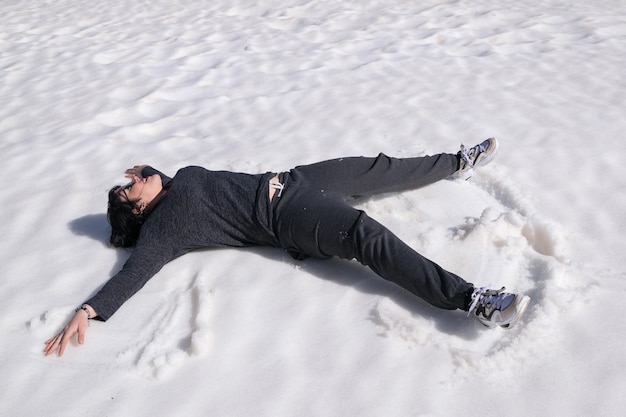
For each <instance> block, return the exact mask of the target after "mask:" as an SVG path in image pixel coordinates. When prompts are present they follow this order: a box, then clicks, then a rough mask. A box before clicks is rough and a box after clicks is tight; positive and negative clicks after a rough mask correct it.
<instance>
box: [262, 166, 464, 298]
mask: <svg viewBox="0 0 626 417" xmlns="http://www.w3.org/2000/svg"><path fill="white" fill-rule="evenodd" d="M458 164H459V160H458V157H457V156H456V155H452V154H441V155H435V156H425V157H417V158H390V157H388V156H386V155H384V154H380V155H379V156H378V157H376V158H365V157H356V158H341V159H335V160H330V161H325V162H319V163H316V164H312V165H304V166H299V167H296V168H294V169H292V170H291V171H289V172H287V173H283V174H280V180H281V182H282V183H283V184H284V186H285V188H284V190H283V192H282V193H281V196H280V197H278V195H276V196H275V197H274V201H273V202H272V203H273V206H274V231H275V233H276V235H277V237H278V240H279V241H280V244H281V246H282V247H283V248H285V249H286V250H287V251H288V252H289V253H290V254H291V255H292V256H294V257H295V258H296V259H303V258H305V257H314V258H330V257H333V256H337V257H340V258H344V259H356V260H357V261H359V262H360V263H362V264H363V265H366V266H368V267H370V268H371V269H372V270H373V271H374V272H376V273H377V274H378V275H380V276H381V277H383V278H385V279H386V280H389V281H391V282H394V283H395V284H397V285H399V286H400V287H402V288H404V289H406V290H408V291H409V292H411V293H413V294H414V295H416V296H418V297H420V298H422V299H424V300H425V301H427V302H428V303H430V304H432V305H434V306H436V307H440V308H444V309H450V310H454V309H457V308H458V309H463V310H467V302H468V299H469V294H470V293H471V291H472V290H473V285H472V284H470V283H468V282H466V281H464V280H463V279H462V278H460V277H459V276H457V275H455V274H453V273H451V272H448V271H446V270H444V269H443V268H441V267H440V266H439V265H437V264H435V263H434V262H432V261H430V260H428V259H426V258H425V257H423V256H422V255H420V254H419V253H417V252H416V251H414V250H413V249H411V248H410V247H409V246H408V245H406V244H405V243H404V242H402V241H401V240H400V239H399V238H398V237H397V236H395V235H394V234H393V233H391V232H390V231H389V230H388V229H387V228H386V227H384V226H383V225H381V224H380V223H378V222H377V221H375V220H374V219H372V218H370V217H368V216H367V214H366V213H365V212H363V211H361V210H357V209H355V208H354V207H352V206H350V205H349V204H348V203H347V202H346V200H347V199H348V198H350V197H367V196H372V195H375V194H380V193H386V192H396V191H404V190H412V189H416V188H419V187H423V186H425V185H428V184H431V183H433V182H436V181H439V180H442V179H444V178H447V177H448V176H450V174H452V173H453V172H455V171H456V170H457V168H458Z"/></svg>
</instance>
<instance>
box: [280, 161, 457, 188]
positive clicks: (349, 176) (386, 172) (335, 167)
mask: <svg viewBox="0 0 626 417" xmlns="http://www.w3.org/2000/svg"><path fill="white" fill-rule="evenodd" d="M458 167H459V157H458V156H457V155H452V154H439V155H434V156H424V157H416V158H391V157H388V156H386V155H384V154H382V153H381V154H380V155H378V157H376V158H366V157H352V158H340V159H333V160H329V161H324V162H319V163H316V164H312V165H303V166H298V167H296V168H294V169H293V170H292V171H291V173H290V174H291V177H292V178H293V179H294V180H296V181H298V182H299V183H300V184H301V185H302V186H306V187H308V188H310V189H311V190H312V191H316V192H319V191H322V192H328V193H336V194H339V195H341V196H343V197H367V196H370V195H374V194H379V193H386V192H396V191H404V190H411V189H416V188H419V187H423V186H425V185H428V184H432V183H434V182H437V181H439V180H442V179H445V178H447V177H449V176H450V175H451V174H453V173H454V172H455V171H456V170H457V169H458Z"/></svg>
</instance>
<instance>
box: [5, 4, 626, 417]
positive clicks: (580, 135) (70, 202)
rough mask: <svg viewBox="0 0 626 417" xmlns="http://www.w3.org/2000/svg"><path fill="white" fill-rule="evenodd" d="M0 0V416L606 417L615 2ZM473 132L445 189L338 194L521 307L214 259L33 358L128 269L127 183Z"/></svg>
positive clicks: (336, 263)
mask: <svg viewBox="0 0 626 417" xmlns="http://www.w3.org/2000/svg"><path fill="white" fill-rule="evenodd" d="M1 4H2V8H1V10H0V157H1V158H2V164H0V173H1V175H2V177H3V178H4V181H3V182H2V185H0V199H1V206H2V219H3V221H2V227H1V229H0V235H1V239H0V248H1V250H0V264H1V265H2V280H1V281H0V331H1V333H2V337H1V341H0V358H1V359H0V374H1V375H2V382H1V383H0V388H1V389H0V415H2V416H28V417H30V416H53V417H54V416H81V417H83V416H183V415H185V416H226V417H238V416H242V417H243V416H245V417H249V416H272V417H282V416H285V417H287V416H289V417H291V416H298V417H306V416H311V417H323V416H328V417H330V416H333V417H334V416H342V417H345V416H355V417H356V416H359V417H369V416H372V417H373V416H386V417H396V416H397V417H407V416H415V417H417V416H421V417H425V416H431V417H432V416H462V415H476V414H480V415H485V416H495V415H503V416H509V417H513V416H537V415H544V416H568V417H569V416H621V415H623V413H624V409H626V399H625V397H624V391H625V390H626V378H625V376H624V369H626V353H624V343H625V342H626V325H624V316H625V313H626V303H625V302H624V297H625V296H626V282H625V279H626V268H625V267H624V265H623V263H622V262H623V256H624V254H625V253H626V241H625V239H624V233H625V231H626V215H625V214H624V213H626V192H625V191H626V176H625V175H624V168H623V166H624V153H625V152H626V136H625V133H624V132H626V113H625V109H626V78H625V74H626V72H625V68H626V2H624V1H621V0H594V1H591V0H583V1H577V0H571V1H561V0H541V1H540V0H516V1H512V0H476V1H467V0H440V1H436V0H424V1H408V0H395V1H389V0H346V1H324V0H282V1H278V0H257V1H252V0H212V1H202V0H193V1H192V0H168V1H164V0H151V1H145V0H144V1H140V0H137V1H133V0H127V1H123V0H108V1H95V0H80V1H79V0H55V1H45V0H4V1H2V2H1ZM490 136H495V137H497V138H499V140H500V145H501V147H500V152H499V154H498V157H497V158H496V160H495V161H494V162H493V163H492V164H491V165H489V166H487V167H485V168H484V169H482V170H480V171H479V172H477V173H476V175H475V176H474V177H473V178H472V179H471V180H469V181H468V182H452V181H443V182H440V183H437V184H434V185H431V186H428V187H426V188H423V189H420V190H416V191H411V192H406V193H403V194H389V195H384V196H381V197H379V198H374V199H370V200H365V201H359V202H358V205H359V206H360V207H362V208H364V209H365V210H367V211H368V213H369V214H370V215H371V216H372V217H374V218H376V219H377V220H379V221H381V222H382V223H384V224H385V225H387V226H388V227H389V228H390V229H391V230H393V231H394V232H395V233H397V234H398V235H399V236H400V237H402V238H403V239H404V240H405V241H407V242H408V243H409V244H410V245H411V246H413V247H414V248H415V249H416V250H418V251H419V252H421V253H422V254H424V255H426V256H428V257H430V258H431V259H433V260H434V261H436V262H438V263H440V264H441V265H442V266H444V267H445V268H446V269H449V270H451V271H454V272H456V273H458V274H460V275H461V276H463V277H465V278H466V279H467V280H468V281H471V282H473V283H475V284H477V285H486V284H492V285H494V286H500V285H504V286H506V287H507V289H509V290H512V291H519V292H523V293H525V294H528V295H529V296H531V297H532V303H531V306H530V307H529V310H528V312H527V314H526V316H525V317H524V320H523V321H522V323H520V325H519V326H517V327H516V328H515V329H513V330H510V331H506V330H503V329H495V330H488V329H485V328H483V327H482V326H481V325H480V324H478V323H477V322H476V321H475V320H473V319H471V318H467V317H466V314H465V313H463V312H461V311H456V312H450V311H443V310H438V309H435V308H433V307H430V306H429V305H427V304H425V303H424V302H422V301H420V300H418V299H416V298H414V297H413V296H411V295H409V294H408V293H406V292H404V291H403V290H400V289H398V288H397V287H394V286H393V285H391V284H389V283H387V282H385V281H383V280H381V279H379V278H378V277H377V276H376V275H375V274H373V273H372V272H371V271H369V270H368V269H366V268H364V267H362V266H361V265H359V264H357V263H356V262H347V261H340V260H329V261H316V260H306V261H303V262H297V261H294V260H292V259H291V258H290V257H289V256H288V255H286V254H285V253H283V252H282V251H280V250H278V249H271V248H257V249H245V250H235V249H232V250H231V249H224V250H212V251H200V252H194V253H191V254H189V255H185V256H184V257H181V258H179V259H177V260H176V261H174V262H172V263H170V264H168V265H167V266H166V267H165V268H164V269H163V270H162V271H161V272H159V273H158V274H157V275H156V276H155V277H154V278H153V279H152V280H151V281H150V282H149V283H148V284H147V285H146V286H145V287H144V288H143V289H142V290H141V291H140V292H139V293H137V294H136V295H135V296H134V297H133V298H131V300H129V301H128V302H127V303H126V304H125V305H124V306H123V307H122V308H121V309H120V310H119V311H118V312H117V313H116V314H115V315H114V316H113V317H112V318H111V319H110V320H109V321H108V322H106V323H102V322H93V323H92V324H91V326H90V328H89V330H88V332H87V337H86V343H85V344H84V345H82V346H79V345H78V344H77V343H76V342H75V341H74V342H73V343H71V345H70V346H68V349H67V350H66V353H65V355H64V356H63V357H61V358H59V357H57V356H51V357H44V355H43V354H42V349H43V347H44V343H43V342H44V341H45V340H46V339H48V338H49V337H51V336H52V335H54V334H56V333H57V332H58V331H59V330H60V329H61V328H62V327H63V326H64V324H65V323H66V322H67V320H68V319H69V318H70V317H71V316H72V314H73V311H74V308H75V307H76V306H77V305H80V303H81V302H83V301H84V300H85V299H87V298H88V297H90V296H91V295H92V294H94V292H95V291H97V290H98V289H99V288H100V287H101V286H102V285H103V284H104V283H105V282H106V281H107V280H108V279H109V278H110V276H112V275H113V274H114V273H115V272H116V271H117V270H118V269H119V268H120V267H121V265H122V264H123V262H124V261H125V259H126V258H127V257H128V255H129V252H127V251H124V250H115V249H112V248H109V247H108V245H107V239H108V233H109V227H108V224H107V222H106V214H105V213H106V198H107V192H108V190H109V189H110V187H111V186H113V185H115V184H121V183H123V182H124V178H123V172H124V170H125V169H126V168H128V167H131V166H133V165H135V164H143V163H146V164H151V165H153V166H155V167H156V168H158V169H160V170H162V171H164V172H166V173H169V174H171V175H172V174H174V173H175V172H176V171H177V170H178V169H179V168H181V167H184V166H187V165H201V166H205V167H207V168H209V169H228V170H235V171H245V172H250V173H259V172H265V171H281V170H286V169H289V168H291V167H293V166H295V165H299V164H305V163H311V162H315V161H318V160H324V159H329V158H335V157H341V156H353V155H371V156H373V155H376V154H378V153H379V152H384V153H386V154H389V155H392V156H398V157H403V156H414V155H424V154H434V153H439V152H456V151H457V150H458V148H459V145H460V144H461V143H465V144H466V145H474V144H475V143H478V142H479V141H481V140H482V139H484V138H486V137H490Z"/></svg>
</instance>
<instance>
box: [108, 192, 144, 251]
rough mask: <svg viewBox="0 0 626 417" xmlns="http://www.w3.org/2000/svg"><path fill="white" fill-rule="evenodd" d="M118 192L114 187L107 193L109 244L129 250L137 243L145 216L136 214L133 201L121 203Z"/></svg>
mask: <svg viewBox="0 0 626 417" xmlns="http://www.w3.org/2000/svg"><path fill="white" fill-rule="evenodd" d="M119 190H120V186H115V187H113V188H111V191H109V206H108V209H107V220H108V221H109V224H110V225H111V237H110V238H109V243H111V245H113V246H115V247H117V248H129V247H131V246H135V243H137V238H138V237H139V231H140V230H141V225H142V224H143V222H144V221H145V216H144V215H143V214H141V213H138V210H137V205H136V204H135V202H134V201H122V200H121V199H120V195H119Z"/></svg>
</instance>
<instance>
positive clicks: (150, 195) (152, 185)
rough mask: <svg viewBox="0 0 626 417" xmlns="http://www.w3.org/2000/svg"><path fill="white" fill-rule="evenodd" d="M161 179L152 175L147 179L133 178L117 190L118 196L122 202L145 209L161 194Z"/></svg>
mask: <svg viewBox="0 0 626 417" xmlns="http://www.w3.org/2000/svg"><path fill="white" fill-rule="evenodd" d="M162 189H163V183H162V182H161V177H160V176H158V175H152V176H151V177H148V178H139V177H133V180H132V181H131V182H130V183H129V184H127V185H125V186H122V187H120V188H119V190H118V192H117V193H118V195H119V196H120V200H122V201H133V202H134V203H135V205H137V206H138V207H142V206H143V207H145V206H147V205H148V204H150V202H151V201H152V200H153V199H154V198H155V197H156V196H157V195H158V194H159V193H160V192H161V190H162Z"/></svg>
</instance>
